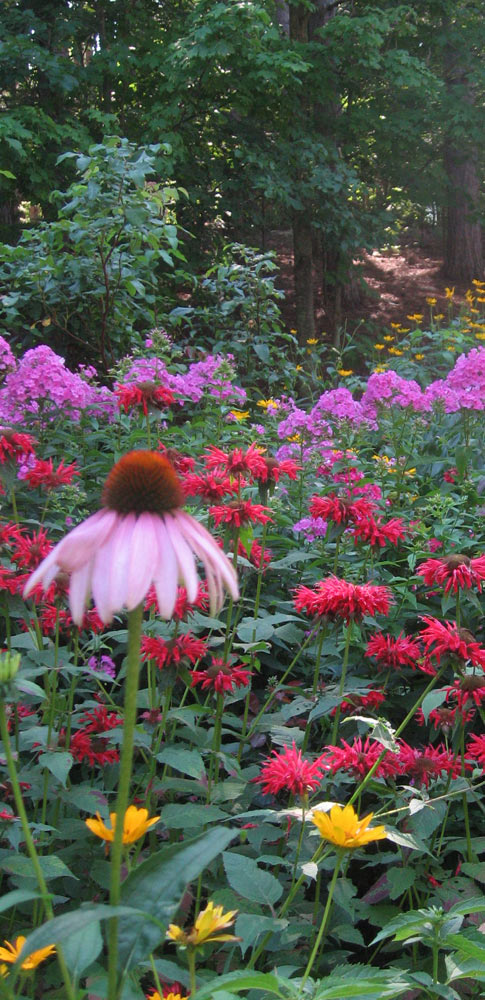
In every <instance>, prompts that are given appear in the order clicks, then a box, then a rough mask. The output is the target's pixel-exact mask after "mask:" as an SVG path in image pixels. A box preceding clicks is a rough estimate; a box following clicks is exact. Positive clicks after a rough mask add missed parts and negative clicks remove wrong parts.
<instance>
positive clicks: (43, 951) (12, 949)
mask: <svg viewBox="0 0 485 1000" xmlns="http://www.w3.org/2000/svg"><path fill="white" fill-rule="evenodd" d="M26 940H27V938H26V937H24V936H23V935H22V934H19V936H18V938H15V941H14V943H13V944H11V943H10V941H4V942H3V943H4V945H5V948H0V959H2V960H3V961H4V962H11V963H12V964H13V963H14V962H16V961H17V959H18V957H19V955H20V952H21V951H22V948H23V946H24V944H25V942H26ZM55 950H56V949H55V946H54V945H53V944H50V945H48V946H47V948H39V950H38V951H33V952H32V953H31V954H30V955H29V956H28V958H25V959H24V961H23V962H22V965H21V968H22V969H25V970H29V969H36V968H37V966H38V965H40V963H41V962H43V961H44V959H46V958H49V955H53V954H54V952H55Z"/></svg>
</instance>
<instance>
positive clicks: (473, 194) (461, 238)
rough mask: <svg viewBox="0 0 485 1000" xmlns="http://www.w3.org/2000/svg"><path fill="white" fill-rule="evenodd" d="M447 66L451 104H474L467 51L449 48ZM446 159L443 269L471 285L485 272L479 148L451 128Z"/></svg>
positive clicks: (456, 279) (446, 55) (445, 148)
mask: <svg viewBox="0 0 485 1000" xmlns="http://www.w3.org/2000/svg"><path fill="white" fill-rule="evenodd" d="M444 68H445V83H446V88H447V91H448V97H449V103H450V106H453V105H454V103H455V101H456V102H460V103H461V104H463V101H465V104H468V105H469V106H473V104H474V93H473V86H472V82H471V80H470V79H469V77H468V73H467V70H466V68H465V67H464V66H463V53H462V52H461V53H457V52H456V51H455V49H454V48H453V46H452V45H448V46H447V47H446V49H445V56H444ZM454 94H456V97H454ZM464 95H465V97H464ZM443 159H444V168H445V172H446V178H447V204H446V214H445V219H446V230H445V247H444V266H443V272H444V276H445V278H447V279H448V280H449V281H459V282H463V283H468V284H469V283H470V282H471V281H472V280H473V278H481V276H482V274H483V249H482V230H481V225H480V221H479V197H480V177H479V167H478V151H477V148H476V145H474V143H473V141H471V142H468V143H467V142H463V135H462V134H461V135H460V136H456V135H454V134H453V130H450V132H449V133H448V135H447V136H446V139H445V145H444V157H443Z"/></svg>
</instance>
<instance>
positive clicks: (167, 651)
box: [141, 632, 207, 670]
mask: <svg viewBox="0 0 485 1000" xmlns="http://www.w3.org/2000/svg"><path fill="white" fill-rule="evenodd" d="M206 653H207V645H206V643H205V642H204V640H203V639H196V638H195V636H194V635H192V633H191V632H186V633H185V635H178V636H177V637H176V639H170V640H169V641H168V642H165V639H157V638H151V637H150V636H148V635H145V636H143V639H142V640H141V658H142V660H155V663H156V665H157V667H158V669H159V670H162V669H163V667H168V666H170V667H171V666H178V664H179V663H182V661H183V660H186V661H187V663H192V664H194V663H197V660H200V658H201V656H205V654H206Z"/></svg>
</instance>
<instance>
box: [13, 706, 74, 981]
mask: <svg viewBox="0 0 485 1000" xmlns="http://www.w3.org/2000/svg"><path fill="white" fill-rule="evenodd" d="M0 736H1V738H2V743H3V749H4V752H5V758H6V761H7V770H8V776H9V778H10V783H11V785H12V792H13V797H14V802H15V808H16V809H17V812H18V815H19V819H20V823H21V826H22V833H23V836H24V841H25V846H26V848H27V854H28V855H29V858H30V860H31V862H32V867H33V869H34V872H35V877H36V879H37V885H38V886H39V889H40V892H41V893H42V903H43V906H44V912H45V915H46V917H47V919H48V920H52V918H53V917H54V910H53V907H52V903H51V897H50V894H49V890H48V888H47V883H46V881H45V878H44V874H43V871H42V868H41V865H40V861H39V857H38V854H37V851H36V849H35V844H34V840H33V837H32V834H31V832H30V826H29V820H28V818H27V812H26V810H25V806H24V800H23V798H22V791H21V788H20V783H19V780H18V777H17V768H16V767H15V761H14V758H13V755H12V750H11V747H10V737H9V734H8V726H7V716H6V712H5V702H4V701H1V702H0ZM57 961H58V963H59V968H60V970H61V973H62V977H63V979H64V986H65V989H66V998H67V1000H76V994H75V992H74V988H73V985H72V983H71V977H70V975H69V970H68V968H67V965H66V962H65V959H64V956H63V953H62V951H61V948H60V947H59V946H57Z"/></svg>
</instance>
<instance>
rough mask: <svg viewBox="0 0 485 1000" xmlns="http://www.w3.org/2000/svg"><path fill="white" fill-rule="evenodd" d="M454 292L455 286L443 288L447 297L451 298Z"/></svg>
mask: <svg viewBox="0 0 485 1000" xmlns="http://www.w3.org/2000/svg"><path fill="white" fill-rule="evenodd" d="M454 294H455V286H454V285H453V288H445V295H446V298H447V299H452V298H453V296H454Z"/></svg>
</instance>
